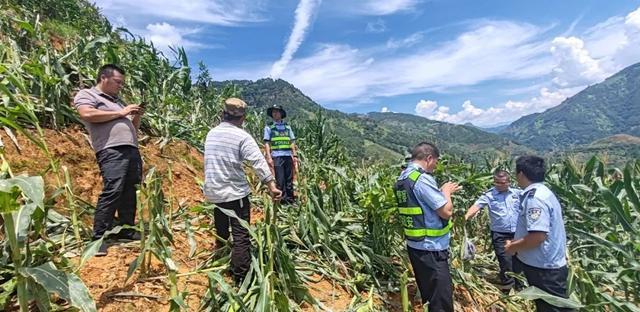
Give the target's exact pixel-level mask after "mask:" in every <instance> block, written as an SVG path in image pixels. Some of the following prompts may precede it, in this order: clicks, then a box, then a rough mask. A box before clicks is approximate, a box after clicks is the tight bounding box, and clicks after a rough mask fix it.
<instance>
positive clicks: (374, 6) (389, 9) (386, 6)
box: [353, 0, 421, 15]
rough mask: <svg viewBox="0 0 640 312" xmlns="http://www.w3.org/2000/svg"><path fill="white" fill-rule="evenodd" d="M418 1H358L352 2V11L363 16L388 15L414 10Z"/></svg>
mask: <svg viewBox="0 0 640 312" xmlns="http://www.w3.org/2000/svg"><path fill="white" fill-rule="evenodd" d="M420 2H421V1H419V0H360V1H354V2H353V3H354V5H355V7H354V9H355V10H356V11H357V12H358V13H360V14H363V15H389V14H393V13H397V12H401V11H408V10H411V9H413V8H415V7H416V6H417V5H418V4H419V3H420Z"/></svg>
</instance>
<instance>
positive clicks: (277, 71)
mask: <svg viewBox="0 0 640 312" xmlns="http://www.w3.org/2000/svg"><path fill="white" fill-rule="evenodd" d="M320 3H321V0H300V3H298V7H297V8H296V13H295V21H294V23H293V29H292V30H291V35H290V36H289V40H288V41H287V45H286V46H285V49H284V52H282V56H281V57H280V59H279V60H278V61H277V62H275V63H274V64H273V66H272V68H271V77H280V75H281V74H282V72H283V71H284V70H285V69H286V68H287V65H288V64H289V62H290V61H291V59H292V58H293V55H294V54H295V53H296V51H298V48H300V45H301V44H302V42H303V41H304V38H305V35H306V33H307V30H308V28H309V26H310V25H311V21H312V19H313V16H314V14H315V12H316V9H317V7H318V6H319V5H320Z"/></svg>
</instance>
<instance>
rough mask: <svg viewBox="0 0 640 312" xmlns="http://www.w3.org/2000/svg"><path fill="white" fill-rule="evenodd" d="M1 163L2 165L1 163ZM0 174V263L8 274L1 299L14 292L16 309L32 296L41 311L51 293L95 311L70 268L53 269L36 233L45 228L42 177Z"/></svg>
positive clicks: (6, 300)
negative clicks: (2, 258)
mask: <svg viewBox="0 0 640 312" xmlns="http://www.w3.org/2000/svg"><path fill="white" fill-rule="evenodd" d="M3 168H7V166H6V164H4V163H3ZM2 175H3V177H2V178H1V179H0V209H1V210H0V215H1V216H2V219H3V221H4V239H3V242H2V247H3V248H2V249H3V250H4V251H5V252H8V253H9V257H8V262H6V263H2V268H3V269H5V270H6V269H9V268H11V269H10V270H11V275H12V277H10V278H9V279H8V280H5V281H3V284H2V288H3V290H4V291H3V293H2V295H0V304H2V305H3V307H4V308H8V305H9V304H10V298H11V295H12V294H13V293H14V291H15V292H16V293H17V301H18V305H19V308H20V311H29V310H30V308H29V307H30V306H31V301H35V304H36V306H37V307H38V308H39V309H40V310H43V311H47V310H50V309H51V307H52V305H55V304H57V302H55V303H54V302H52V301H51V294H56V295H57V296H58V297H59V298H61V299H63V300H64V301H66V304H69V305H71V306H73V307H76V308H78V309H80V310H81V311H96V306H95V303H94V301H93V299H92V298H91V296H90V295H89V291H88V289H87V288H86V286H85V285H84V284H83V283H82V281H81V280H80V278H79V277H78V276H77V275H75V274H74V273H69V272H65V271H63V270H60V269H58V266H59V265H65V263H59V264H56V263H54V262H53V255H52V254H51V253H50V252H49V246H47V243H46V241H45V240H42V239H37V234H38V233H39V232H40V231H41V230H42V229H44V228H46V226H47V225H46V221H47V210H48V209H47V208H46V207H45V204H44V199H45V198H44V182H43V180H42V177H39V176H35V177H27V176H16V177H8V176H7V175H8V173H7V171H4V172H2Z"/></svg>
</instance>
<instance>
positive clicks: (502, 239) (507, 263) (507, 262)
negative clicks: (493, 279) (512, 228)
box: [491, 231, 514, 285]
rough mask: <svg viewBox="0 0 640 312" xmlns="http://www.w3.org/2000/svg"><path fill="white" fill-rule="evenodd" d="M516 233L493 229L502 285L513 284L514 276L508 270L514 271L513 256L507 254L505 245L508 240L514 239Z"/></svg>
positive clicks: (494, 248) (492, 240)
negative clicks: (508, 273) (510, 275)
mask: <svg viewBox="0 0 640 312" xmlns="http://www.w3.org/2000/svg"><path fill="white" fill-rule="evenodd" d="M513 236H514V233H503V232H494V231H491V243H492V244H493V250H494V251H495V252H496V258H497V259H498V265H499V266H500V282H502V285H513V283H514V280H513V277H509V276H507V272H513V256H510V255H507V253H506V252H505V251H504V245H505V244H506V243H507V240H513Z"/></svg>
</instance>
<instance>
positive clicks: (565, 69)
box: [551, 37, 608, 88]
mask: <svg viewBox="0 0 640 312" xmlns="http://www.w3.org/2000/svg"><path fill="white" fill-rule="evenodd" d="M551 45H552V46H551V54H552V55H553V57H554V59H555V61H556V66H555V67H554V68H553V75H554V76H555V77H554V78H553V80H552V81H553V83H555V84H556V85H558V86H560V87H563V88H566V87H574V86H581V85H586V84H590V83H593V82H599V81H601V80H603V79H604V78H606V77H607V76H608V73H606V72H605V71H604V70H602V68H601V67H600V63H599V62H598V61H597V60H595V59H593V58H592V57H591V56H590V55H589V51H587V50H586V49H585V48H584V42H583V41H582V40H581V39H579V38H576V37H568V38H566V37H556V38H555V39H553V41H552V42H551Z"/></svg>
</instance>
